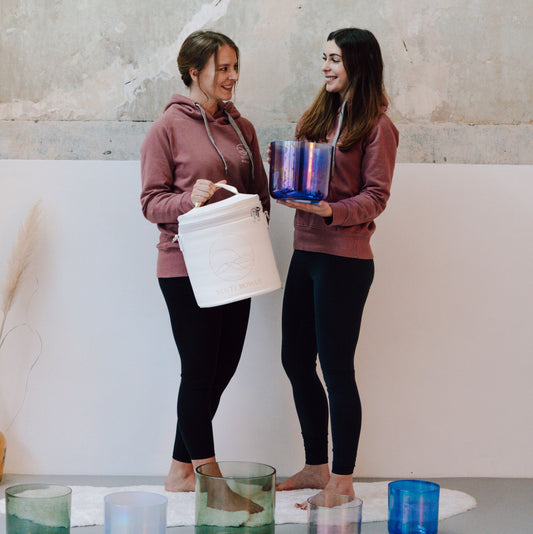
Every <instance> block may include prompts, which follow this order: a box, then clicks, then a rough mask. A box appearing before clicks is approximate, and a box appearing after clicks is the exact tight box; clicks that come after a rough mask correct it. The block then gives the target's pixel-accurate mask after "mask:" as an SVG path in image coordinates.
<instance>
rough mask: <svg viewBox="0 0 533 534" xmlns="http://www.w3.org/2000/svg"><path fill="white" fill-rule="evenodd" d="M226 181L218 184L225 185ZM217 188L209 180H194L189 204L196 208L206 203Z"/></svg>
mask: <svg viewBox="0 0 533 534" xmlns="http://www.w3.org/2000/svg"><path fill="white" fill-rule="evenodd" d="M226 182H227V180H221V181H220V182H218V183H221V184H225V183H226ZM216 190H217V187H216V186H215V184H214V182H212V181H211V180H203V179H199V180H196V182H195V183H194V186H193V188H192V191H191V202H192V203H193V204H194V206H195V207H196V206H197V205H198V206H201V205H202V204H203V203H204V202H207V201H208V200H209V199H210V198H211V197H212V196H213V195H214V194H215V192H216Z"/></svg>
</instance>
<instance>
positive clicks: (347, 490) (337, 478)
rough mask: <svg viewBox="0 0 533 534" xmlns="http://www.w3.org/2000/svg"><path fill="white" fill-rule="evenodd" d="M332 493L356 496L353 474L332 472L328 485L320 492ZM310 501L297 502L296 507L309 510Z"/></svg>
mask: <svg viewBox="0 0 533 534" xmlns="http://www.w3.org/2000/svg"><path fill="white" fill-rule="evenodd" d="M328 493H329V494H331V495H351V496H352V497H355V491H354V489H353V476H352V475H336V474H335V473H332V474H331V478H330V479H329V482H328V483H327V485H326V487H325V488H324V489H323V490H322V491H321V492H320V493H319V494H318V495H320V494H328ZM308 505H309V503H308V502H307V501H305V502H302V503H296V505H295V506H296V508H300V509H301V510H307V507H308Z"/></svg>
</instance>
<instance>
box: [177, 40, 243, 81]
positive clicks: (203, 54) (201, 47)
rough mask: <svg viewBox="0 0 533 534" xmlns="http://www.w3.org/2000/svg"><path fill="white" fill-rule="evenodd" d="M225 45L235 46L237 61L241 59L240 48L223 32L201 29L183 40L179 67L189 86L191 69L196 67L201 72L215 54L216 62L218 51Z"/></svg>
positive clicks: (182, 77) (183, 78) (179, 55)
mask: <svg viewBox="0 0 533 534" xmlns="http://www.w3.org/2000/svg"><path fill="white" fill-rule="evenodd" d="M223 45H228V46H229V47H231V48H233V50H235V54H236V55H237V61H239V48H238V47H237V45H236V44H235V43H234V42H233V41H232V40H231V39H230V38H229V37H228V36H227V35H224V34H223V33H219V32H214V31H210V30H200V31H196V32H194V33H191V34H190V35H189V36H188V37H187V38H186V39H185V41H183V44H182V45H181V48H180V51H179V54H178V69H179V71H180V74H181V79H182V80H183V83H184V84H185V85H186V86H187V87H190V86H191V84H192V78H191V74H190V70H191V69H196V70H197V71H198V72H201V71H202V69H203V68H204V67H205V65H206V63H207V62H208V61H209V58H210V57H211V56H212V55H213V54H215V64H216V61H217V56H218V51H219V50H220V48H221V47H222V46H223Z"/></svg>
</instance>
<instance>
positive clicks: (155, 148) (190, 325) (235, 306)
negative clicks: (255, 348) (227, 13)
mask: <svg viewBox="0 0 533 534" xmlns="http://www.w3.org/2000/svg"><path fill="white" fill-rule="evenodd" d="M178 68H179V71H180V74H181V78H182V80H183V82H184V83H185V85H186V86H187V87H188V88H189V91H190V92H189V96H188V97H186V96H182V95H173V96H172V99H171V100H170V102H169V103H168V105H167V107H166V109H165V111H164V113H163V115H162V116H161V117H160V118H159V119H158V120H157V121H155V123H154V124H153V126H152V127H151V129H150V131H149V132H148V134H147V136H146V139H145V141H144V143H143V145H142V148H141V174H142V193H141V204H142V210H143V213H144V215H145V217H146V218H147V219H148V220H149V221H151V222H153V223H156V224H157V226H158V228H159V231H160V240H159V244H158V245H157V246H158V249H159V253H158V260H157V276H158V279H159V285H160V287H161V291H162V293H163V296H164V298H165V301H166V304H167V307H168V311H169V314H170V322H171V325H172V332H173V335H174V339H175V342H176V345H177V348H178V351H179V356H180V360H181V383H180V387H179V394H178V410H177V411H178V422H177V428H176V437H175V442H174V449H173V454H172V462H171V466H170V471H169V473H168V476H167V479H166V483H165V489H166V490H168V491H194V482H195V474H194V469H195V468H196V467H198V466H199V465H202V464H205V463H208V462H214V461H215V447H214V439H213V429H212V424H211V422H212V419H213V416H214V415H215V412H216V410H217V407H218V405H219V401H220V397H221V395H222V393H223V391H224V390H225V388H226V386H227V385H228V383H229V381H230V380H231V378H232V376H233V374H234V373H235V370H236V368H237V364H238V363H239V359H240V356H241V351H242V347H243V343H244V338H245V334H246V329H247V324H248V316H249V312H250V299H246V300H241V301H239V302H235V303H232V304H227V305H223V306H217V307H213V308H199V307H198V305H197V303H196V300H195V298H194V294H193V291H192V288H191V284H190V282H189V278H188V276H187V269H186V268H185V263H184V260H183V255H182V253H181V251H180V249H179V246H178V243H177V242H176V241H175V239H174V236H175V235H176V234H177V233H178V221H177V218H178V216H179V215H181V214H183V213H186V212H188V211H189V210H191V209H193V207H194V206H195V205H196V204H202V203H205V202H216V201H218V200H221V199H222V198H225V197H226V196H228V195H229V193H227V192H226V191H223V190H217V188H216V187H215V182H219V181H223V182H227V183H228V184H230V185H233V186H235V187H236V188H237V189H238V190H239V191H240V192H241V193H256V194H258V195H259V197H260V199H261V202H262V204H263V208H264V210H265V211H266V212H268V210H269V207H270V206H269V196H268V183H267V178H266V174H265V171H264V167H263V163H262V160H261V154H260V151H259V146H258V142H257V137H256V133H255V130H254V127H253V126H252V124H251V123H250V122H249V121H248V120H246V119H245V118H244V117H242V116H241V114H240V113H239V112H238V111H237V108H236V107H235V106H234V105H233V104H232V103H231V102H230V100H231V98H232V96H233V92H234V89H235V85H236V83H237V80H238V79H239V49H238V48H237V46H236V45H235V43H234V42H233V41H232V40H231V39H230V38H229V37H227V36H225V35H223V34H221V33H217V32H212V31H198V32H195V33H193V34H191V35H190V36H189V37H187V39H186V40H185V42H184V43H183V45H182V47H181V49H180V51H179V55H178ZM241 504H243V503H239V502H238V499H237V500H233V501H232V502H231V503H230V505H229V506H230V507H231V506H235V507H236V509H239V506H241ZM244 507H245V508H246V509H249V510H250V509H251V510H252V511H254V509H253V507H250V505H249V503H244ZM259 509H260V507H257V509H255V511H258V510H259Z"/></svg>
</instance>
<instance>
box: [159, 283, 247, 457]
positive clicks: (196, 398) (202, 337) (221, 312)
mask: <svg viewBox="0 0 533 534" xmlns="http://www.w3.org/2000/svg"><path fill="white" fill-rule="evenodd" d="M159 285H160V287H161V291H162V292H163V296H164V297H165V301H166V303H167V307H168V311H169V314H170V322H171V325H172V333H173V334H174V340H175V341H176V346H177V347H178V351H179V355H180V360H181V384H180V388H179V394H178V423H177V428H176V439H175V441H174V451H173V453H172V457H173V458H174V459H175V460H178V461H180V462H190V461H191V459H192V460H200V459H203V458H210V457H212V456H214V455H215V446H214V440H213V427H212V423H211V422H212V420H213V417H214V415H215V413H216V411H217V408H218V404H219V402H220V397H221V396H222V393H223V392H224V390H225V389H226V386H227V385H228V384H229V381H230V380H231V377H232V376H233V375H234V373H235V370H236V369H237V365H238V363H239V360H240V357H241V352H242V347H243V345H244V338H245V335H246V328H247V326H248V317H249V315H250V299H246V300H241V301H239V302H234V303H232V304H225V305H223V306H215V307H213V308H200V307H199V306H198V304H197V303H196V299H195V298H194V294H193V291H192V287H191V284H190V282H189V278H188V277H180V278H160V279H159Z"/></svg>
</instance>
